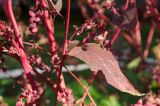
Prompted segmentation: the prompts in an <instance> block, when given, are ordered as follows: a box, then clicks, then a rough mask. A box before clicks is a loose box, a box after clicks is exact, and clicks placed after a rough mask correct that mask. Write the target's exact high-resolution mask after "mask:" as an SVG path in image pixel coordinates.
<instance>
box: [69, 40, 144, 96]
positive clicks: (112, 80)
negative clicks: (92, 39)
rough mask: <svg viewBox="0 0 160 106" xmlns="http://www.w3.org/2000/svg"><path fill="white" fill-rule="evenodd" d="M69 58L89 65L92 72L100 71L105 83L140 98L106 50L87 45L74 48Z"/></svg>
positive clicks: (91, 44) (95, 45)
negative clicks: (71, 57) (72, 57)
mask: <svg viewBox="0 0 160 106" xmlns="http://www.w3.org/2000/svg"><path fill="white" fill-rule="evenodd" d="M69 55H70V56H74V57H76V58H79V59H81V60H82V61H84V62H85V63H86V64H88V65H89V67H90V69H91V70H92V71H96V72H97V71H99V70H101V71H102V72H103V74H104V76H105V78H106V80H107V83H109V84H110V85H112V86H113V87H115V88H117V89H119V90H120V91H122V92H127V93H130V94H132V95H136V96H142V95H143V94H141V93H139V92H138V91H137V90H136V89H135V88H134V87H133V86H132V84H131V83H130V82H129V81H128V79H127V78H126V77H125V76H124V75H123V73H122V72H121V70H120V68H119V65H118V62H117V60H116V59H115V58H114V56H113V54H112V53H111V52H110V51H109V50H108V51H105V50H103V49H102V48H101V47H100V46H99V45H98V44H94V43H88V44H86V45H85V46H84V47H82V46H77V47H74V48H73V49H72V50H71V51H70V52H69Z"/></svg>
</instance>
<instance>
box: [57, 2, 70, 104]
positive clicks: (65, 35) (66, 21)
mask: <svg viewBox="0 0 160 106" xmlns="http://www.w3.org/2000/svg"><path fill="white" fill-rule="evenodd" d="M70 6H71V0H67V14H66V20H65V34H64V43H63V44H64V46H63V51H62V53H63V55H62V59H61V64H60V67H59V71H58V72H59V73H58V80H57V91H56V95H55V100H54V106H57V96H58V90H59V88H60V84H61V76H62V66H63V64H64V60H65V57H66V50H67V37H68V30H69V23H70Z"/></svg>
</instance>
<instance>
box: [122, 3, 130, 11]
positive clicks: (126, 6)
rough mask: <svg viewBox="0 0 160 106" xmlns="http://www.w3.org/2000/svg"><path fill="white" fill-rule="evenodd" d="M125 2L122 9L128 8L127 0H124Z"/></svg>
mask: <svg viewBox="0 0 160 106" xmlns="http://www.w3.org/2000/svg"><path fill="white" fill-rule="evenodd" d="M125 1H126V3H125V5H124V7H123V8H122V10H123V11H125V10H126V9H127V8H128V4H129V0H125Z"/></svg>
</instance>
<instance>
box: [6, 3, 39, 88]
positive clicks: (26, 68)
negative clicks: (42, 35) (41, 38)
mask: <svg viewBox="0 0 160 106" xmlns="http://www.w3.org/2000/svg"><path fill="white" fill-rule="evenodd" d="M3 3H4V5H3V8H4V11H5V13H6V15H7V17H8V19H9V20H10V21H11V23H12V25H13V28H14V31H15V37H16V40H17V42H12V43H13V45H14V47H15V48H16V49H17V50H18V52H19V57H20V61H21V65H22V67H23V69H24V72H25V74H26V76H27V78H28V80H29V81H30V83H31V85H32V88H33V89H37V86H36V83H35V82H34V78H33V76H32V75H31V74H30V71H31V70H32V68H31V66H30V65H29V63H28V60H27V56H26V54H25V52H24V45H23V41H22V38H21V36H20V33H19V28H18V25H17V22H16V19H15V17H14V14H13V10H12V0H8V1H4V2H3Z"/></svg>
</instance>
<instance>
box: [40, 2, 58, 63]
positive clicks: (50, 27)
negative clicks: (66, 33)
mask: <svg viewBox="0 0 160 106" xmlns="http://www.w3.org/2000/svg"><path fill="white" fill-rule="evenodd" d="M40 3H41V6H42V7H47V5H46V3H45V1H44V0H40ZM43 18H44V22H45V26H46V29H47V35H48V40H49V45H50V51H51V54H52V59H53V60H52V61H53V63H54V64H55V63H56V62H57V61H58V54H57V50H56V48H57V47H56V42H55V37H54V36H55V35H54V25H53V24H54V22H53V21H54V19H53V20H52V17H49V14H48V12H47V11H44V15H43Z"/></svg>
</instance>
